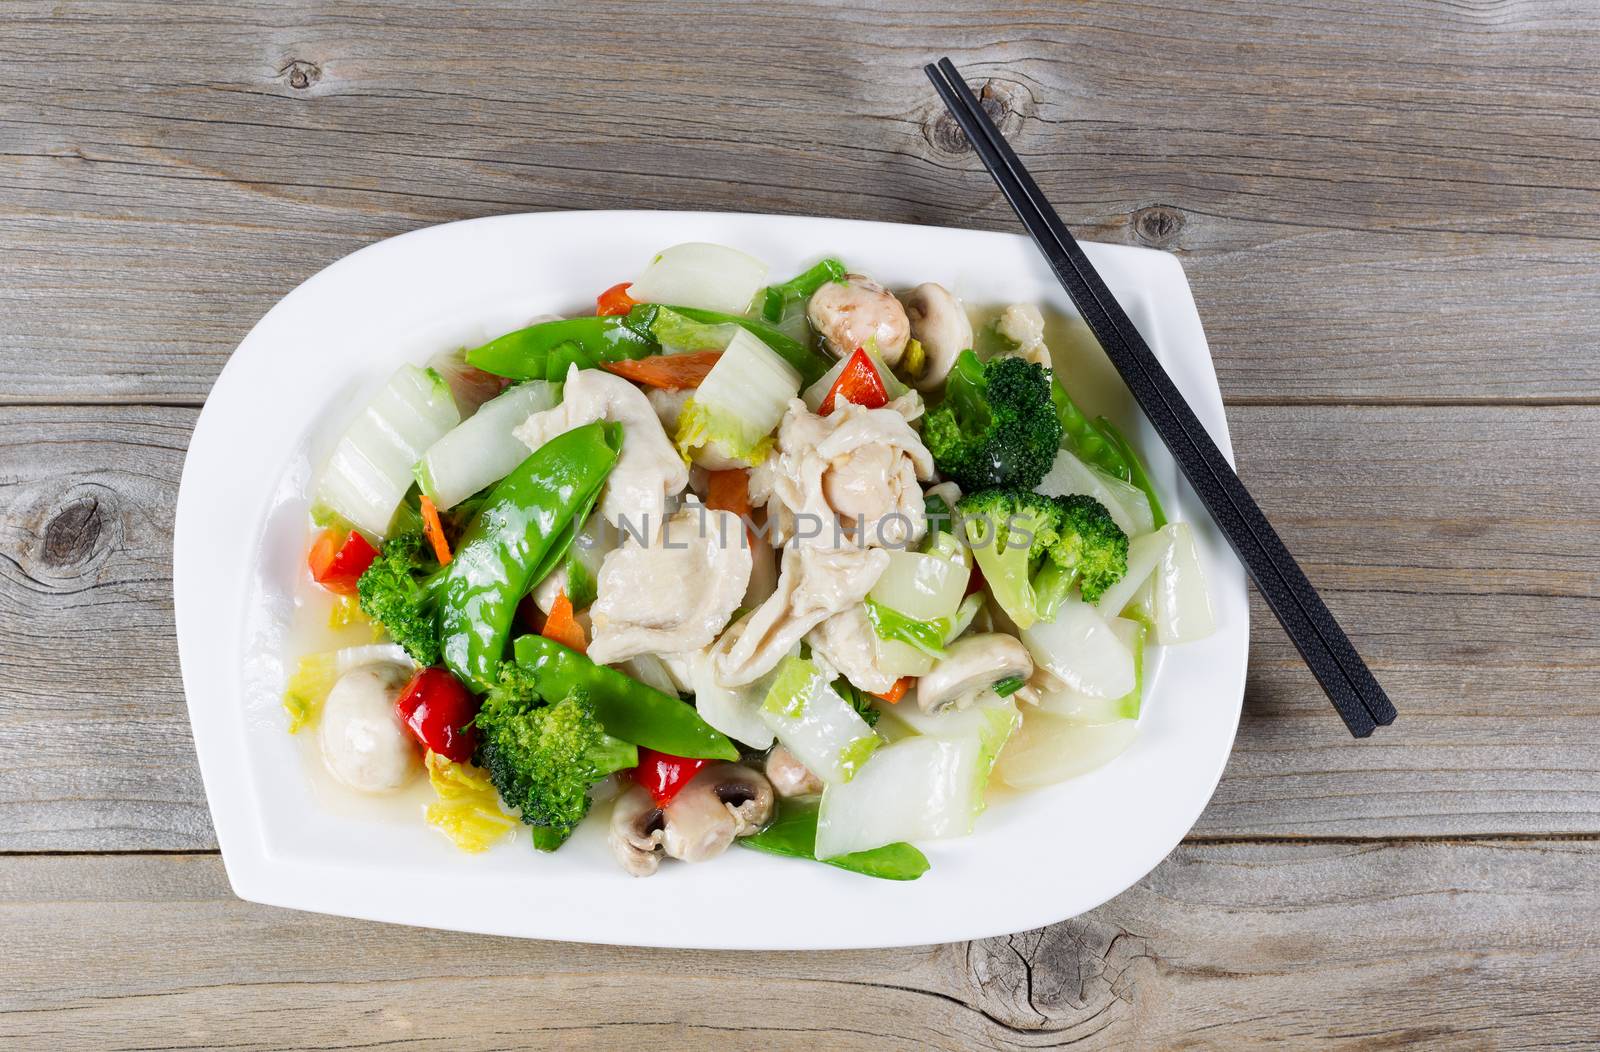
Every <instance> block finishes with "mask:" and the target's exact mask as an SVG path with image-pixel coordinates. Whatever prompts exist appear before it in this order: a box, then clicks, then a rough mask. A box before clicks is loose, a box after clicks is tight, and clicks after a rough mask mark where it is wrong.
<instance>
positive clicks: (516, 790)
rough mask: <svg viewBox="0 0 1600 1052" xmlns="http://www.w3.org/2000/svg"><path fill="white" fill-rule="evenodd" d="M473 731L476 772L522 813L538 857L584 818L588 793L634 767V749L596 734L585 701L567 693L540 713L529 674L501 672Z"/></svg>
mask: <svg viewBox="0 0 1600 1052" xmlns="http://www.w3.org/2000/svg"><path fill="white" fill-rule="evenodd" d="M475 725H476V726H477V728H478V732H479V737H478V755H477V762H478V764H479V766H481V767H483V768H484V769H485V770H487V771H488V772H489V780H490V781H491V782H493V783H494V787H495V788H496V789H497V790H499V792H500V796H501V797H502V798H503V799H504V800H505V802H506V803H507V804H510V805H511V806H512V807H516V808H519V809H520V810H521V812H522V820H523V821H524V822H526V823H527V824H528V825H530V826H532V827H533V842H534V846H536V847H538V848H540V849H541V850H544V851H554V850H555V849H556V848H558V847H560V846H561V845H562V844H563V843H565V842H566V839H567V838H568V837H569V836H571V835H572V831H573V829H575V828H577V825H578V823H579V822H581V821H582V820H583V816H584V815H586V814H588V813H589V787H590V786H591V785H593V784H594V783H595V782H597V781H599V780H600V779H601V778H604V777H605V776H606V775H608V774H610V773H611V772H613V771H620V770H622V769H624V768H627V767H634V766H637V765H638V763H639V750H638V748H637V747H636V746H633V745H630V744H628V743H627V742H625V741H621V740H620V739H617V738H613V737H612V736H611V735H609V734H607V733H606V732H605V729H604V728H603V727H601V725H600V720H599V719H598V718H597V717H596V715H595V707H594V702H593V701H592V700H591V699H590V697H589V695H588V694H586V693H584V692H583V691H581V690H578V691H574V692H573V693H571V694H569V695H567V696H566V697H565V698H562V699H561V700H560V701H557V702H556V703H554V704H552V705H546V704H544V703H543V702H542V701H541V700H540V699H539V695H538V693H537V691H536V690H535V689H534V678H533V676H532V674H531V673H528V672H525V671H523V670H522V669H520V668H519V667H517V666H516V665H514V664H512V663H510V662H507V663H505V664H503V665H501V666H500V681H499V683H498V684H497V685H496V686H495V687H494V689H492V690H491V691H490V692H489V695H488V696H487V697H486V698H485V699H484V701H483V707H482V708H481V709H479V711H478V715H477V717H476V720H475Z"/></svg>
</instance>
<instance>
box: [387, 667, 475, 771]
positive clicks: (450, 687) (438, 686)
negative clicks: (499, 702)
mask: <svg viewBox="0 0 1600 1052" xmlns="http://www.w3.org/2000/svg"><path fill="white" fill-rule="evenodd" d="M394 707H395V711H396V712H398V713H399V714H400V722H402V723H404V724H405V725H406V729H407V730H409V731H410V732H411V735H412V737H414V738H416V739H417V741H419V742H421V743H422V744H423V746H425V747H426V748H428V749H431V750H432V751H433V752H436V753H438V754H439V755H440V756H443V757H444V758H445V759H447V760H454V761H455V762H456V763H466V762H467V761H468V760H470V759H472V750H473V749H474V748H476V747H477V744H478V732H477V729H476V728H474V727H471V726H469V724H471V723H472V718H473V717H474V716H476V715H477V714H478V699H477V698H475V697H473V696H472V692H471V691H469V690H467V688H466V687H464V686H462V684H461V681H460V680H459V679H456V678H455V677H454V676H452V675H451V674H450V673H449V672H447V671H445V670H444V669H442V668H424V669H418V670H417V674H416V675H415V676H412V677H411V682H410V683H407V684H406V689H405V690H402V691H401V692H400V698H399V700H397V701H396V702H395V703H394Z"/></svg>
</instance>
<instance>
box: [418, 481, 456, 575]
mask: <svg viewBox="0 0 1600 1052" xmlns="http://www.w3.org/2000/svg"><path fill="white" fill-rule="evenodd" d="M421 505H422V535H423V536H424V537H427V538H428V543H429V544H431V545H433V556H434V558H436V559H438V560H439V565H440V566H449V565H450V542H449V541H447V540H445V537H444V523H442V522H440V521H439V509H438V508H437V507H436V506H434V503H433V501H432V500H430V499H429V498H428V496H427V494H423V497H422V501H421Z"/></svg>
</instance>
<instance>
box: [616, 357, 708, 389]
mask: <svg viewBox="0 0 1600 1052" xmlns="http://www.w3.org/2000/svg"><path fill="white" fill-rule="evenodd" d="M721 357H722V352H721V351H690V352H689V353H687V354H653V355H651V356H650V357H648V358H625V359H623V360H622V361H620V362H601V363H600V368H602V369H604V370H605V371H606V372H608V373H615V374H616V375H618V376H620V377H622V378H623V379H624V380H632V381H633V382H634V383H636V384H644V385H645V386H646V387H659V388H661V389H662V390H663V391H683V390H686V389H688V388H691V387H699V386H700V383H701V381H703V380H704V379H705V378H706V375H707V374H708V373H710V372H711V367H712V366H713V365H716V364H717V359H718V358H721Z"/></svg>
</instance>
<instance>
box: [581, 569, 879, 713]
mask: <svg viewBox="0 0 1600 1052" xmlns="http://www.w3.org/2000/svg"><path fill="white" fill-rule="evenodd" d="M888 566H889V553H888V552H886V551H884V550H883V549H881V548H834V549H829V548H821V547H806V546H790V547H788V548H785V549H784V550H783V563H782V569H781V570H780V572H779V574H778V589H777V591H775V592H773V593H772V595H771V596H770V597H768V599H767V601H766V602H765V603H762V604H761V605H760V606H759V607H757V608H756V609H755V610H753V611H751V612H750V613H749V614H746V615H745V616H744V617H743V618H742V619H740V620H739V621H738V622H736V623H735V624H734V625H733V626H732V627H731V628H729V629H728V631H727V632H725V633H723V636H722V638H721V639H720V640H718V641H717V645H716V647H715V649H714V651H713V655H714V659H715V669H716V675H717V682H718V683H720V684H722V685H723V686H725V687H742V686H744V685H745V684H747V683H753V682H755V681H756V680H757V679H759V678H761V677H762V676H764V675H766V674H767V673H768V672H770V671H772V669H773V668H775V667H776V666H777V664H778V662H779V661H781V660H782V659H783V656H784V655H785V654H787V653H789V651H790V650H792V649H793V648H794V645H795V644H796V643H798V642H800V639H801V637H803V636H804V635H805V634H806V633H807V632H809V631H811V630H812V629H813V628H815V627H816V626H817V625H819V624H821V623H822V622H823V621H825V620H827V619H828V618H829V617H832V616H833V615H834V614H837V613H838V612H839V611H841V610H846V609H848V608H850V607H852V606H856V605H858V604H859V603H860V602H861V600H862V599H864V598H865V597H866V594H867V593H868V592H869V591H871V590H872V586H873V585H875V584H877V583H878V578H879V577H881V576H882V575H883V571H884V570H886V569H887V568H888ZM593 652H594V651H593V648H590V653H591V654H593Z"/></svg>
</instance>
